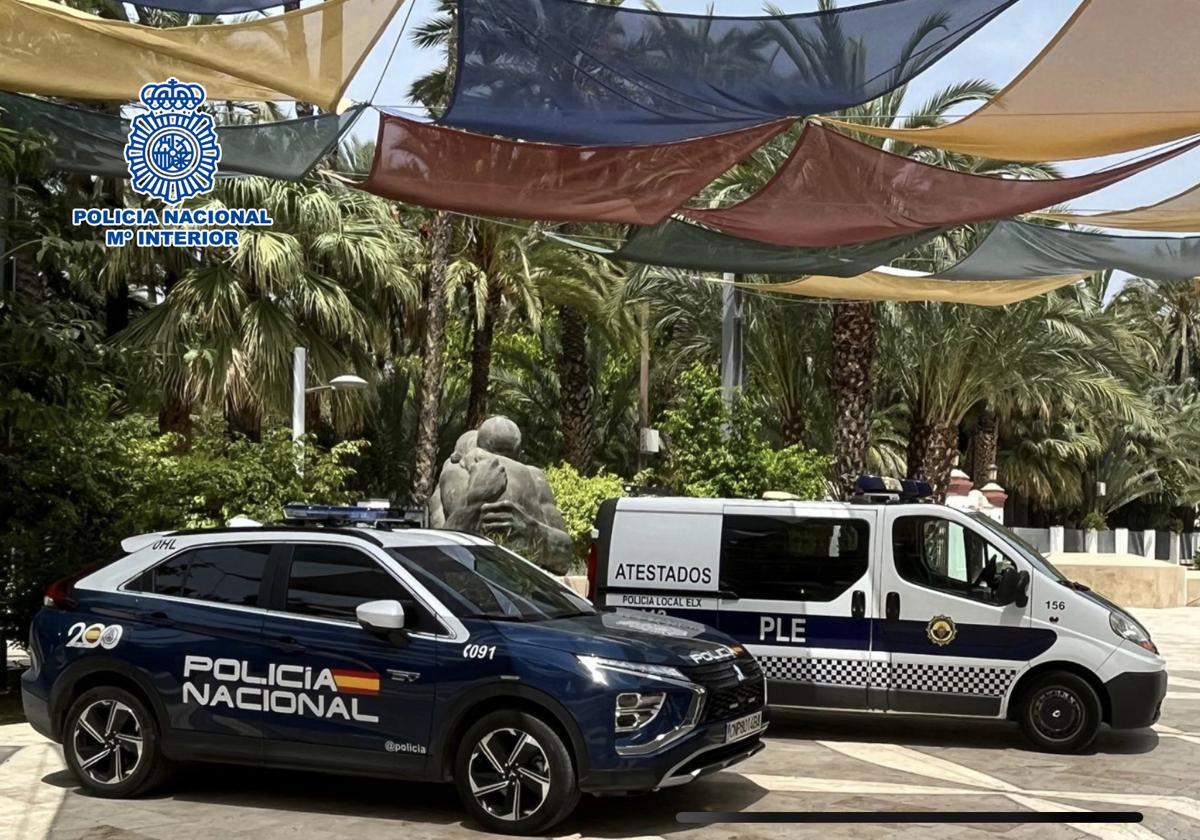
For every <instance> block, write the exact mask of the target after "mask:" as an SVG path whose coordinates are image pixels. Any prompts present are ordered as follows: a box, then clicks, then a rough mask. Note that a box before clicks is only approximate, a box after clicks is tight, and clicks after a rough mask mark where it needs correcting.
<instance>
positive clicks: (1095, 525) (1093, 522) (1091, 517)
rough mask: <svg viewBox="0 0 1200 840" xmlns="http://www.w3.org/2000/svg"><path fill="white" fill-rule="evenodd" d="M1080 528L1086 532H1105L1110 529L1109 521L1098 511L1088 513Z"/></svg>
mask: <svg viewBox="0 0 1200 840" xmlns="http://www.w3.org/2000/svg"><path fill="white" fill-rule="evenodd" d="M1079 527H1080V528H1082V529H1084V530H1085V531H1103V530H1105V529H1106V528H1108V520H1106V519H1105V518H1104V514H1103V513H1101V512H1100V511H1098V510H1093V511H1088V513H1087V514H1085V515H1084V517H1083V519H1082V521H1080V523H1079Z"/></svg>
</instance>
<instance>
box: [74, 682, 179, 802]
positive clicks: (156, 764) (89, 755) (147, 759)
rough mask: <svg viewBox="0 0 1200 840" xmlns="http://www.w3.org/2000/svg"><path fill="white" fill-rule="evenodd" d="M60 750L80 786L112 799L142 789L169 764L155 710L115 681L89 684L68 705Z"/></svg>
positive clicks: (159, 779) (166, 770)
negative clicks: (95, 684)
mask: <svg viewBox="0 0 1200 840" xmlns="http://www.w3.org/2000/svg"><path fill="white" fill-rule="evenodd" d="M63 753H64V755H65V756H66V759H67V766H68V767H70V768H71V772H72V773H74V774H75V778H77V779H78V780H79V784H80V785H82V787H83V789H84V790H86V791H87V792H88V793H90V794H92V795H93V796H102V797H105V798H110V799H123V798H126V797H131V796H137V795H139V794H142V793H145V792H147V791H148V790H150V789H151V788H153V787H155V786H156V785H158V784H160V783H161V782H162V781H163V780H164V779H165V778H166V777H167V775H168V774H169V773H170V769H171V767H170V763H169V762H168V761H167V759H166V758H165V757H164V756H163V754H162V749H161V747H160V741H159V734H158V725H157V723H155V720H154V715H152V714H151V713H150V710H149V709H148V708H146V704H145V703H143V702H142V701H141V700H140V699H138V698H137V697H136V696H134V695H133V694H130V693H129V692H128V691H125V690H124V689H121V688H117V687H116V686H100V687H98V688H92V689H89V690H87V691H85V692H84V693H83V694H81V695H80V696H79V697H78V698H77V699H76V700H75V702H74V703H72V704H71V708H70V710H69V711H68V712H67V720H66V726H65V728H64V729H63Z"/></svg>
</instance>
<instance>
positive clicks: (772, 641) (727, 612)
mask: <svg viewBox="0 0 1200 840" xmlns="http://www.w3.org/2000/svg"><path fill="white" fill-rule="evenodd" d="M877 516H878V512H877V511H876V510H874V509H851V508H846V509H837V508H830V509H822V510H820V511H819V512H816V513H813V512H810V511H808V510H805V509H804V507H803V506H798V505H794V504H790V503H789V504H781V505H778V506H775V505H770V506H767V505H761V504H759V505H736V504H732V505H726V507H725V511H724V517H723V522H722V528H721V560H720V588H721V590H722V601H721V608H720V621H721V625H720V626H721V630H722V631H723V632H725V633H728V634H729V635H731V636H733V637H734V638H735V639H737V640H738V641H740V642H742V643H743V644H745V645H746V646H747V647H748V648H749V649H750V651H751V652H752V653H753V654H754V655H755V656H756V657H758V660H759V662H760V663H761V664H762V667H763V671H764V673H765V674H766V677H767V684H768V687H767V696H768V699H769V702H770V704H771V705H772V706H798V707H812V708H827V709H869V708H872V704H871V699H870V697H869V694H868V686H869V685H870V675H871V670H872V667H873V666H872V661H871V659H872V652H871V627H872V618H873V617H874V608H875V603H876V598H875V595H874V591H873V585H872V584H873V576H872V573H871V559H872V550H873V540H874V539H875V531H876V523H877Z"/></svg>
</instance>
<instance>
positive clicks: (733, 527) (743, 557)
mask: <svg viewBox="0 0 1200 840" xmlns="http://www.w3.org/2000/svg"><path fill="white" fill-rule="evenodd" d="M870 530H871V529H870V526H869V525H868V524H867V523H866V522H865V521H863V520H861V519H817V518H814V519H809V518H803V519H793V518H789V517H776V516H734V515H729V516H726V517H725V518H724V522H723V524H722V528H721V575H720V579H721V589H724V590H728V591H731V592H734V593H736V594H737V596H738V597H739V598H763V599H769V600H782V601H832V600H833V599H835V598H837V597H838V596H839V595H841V594H842V593H843V592H845V591H846V590H847V589H849V588H850V587H851V586H853V585H854V584H855V583H856V582H857V581H858V580H859V579H861V578H862V576H863V575H864V574H866V572H867V566H868V557H869V555H868V546H869V543H870Z"/></svg>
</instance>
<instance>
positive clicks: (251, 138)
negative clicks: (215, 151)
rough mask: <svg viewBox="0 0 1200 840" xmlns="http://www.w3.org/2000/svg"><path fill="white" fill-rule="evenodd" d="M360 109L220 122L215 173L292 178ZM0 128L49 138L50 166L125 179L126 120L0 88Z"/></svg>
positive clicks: (334, 141)
mask: <svg viewBox="0 0 1200 840" xmlns="http://www.w3.org/2000/svg"><path fill="white" fill-rule="evenodd" d="M365 107H366V106H365V105H359V106H355V107H354V108H350V109H348V110H346V111H344V112H343V113H341V114H319V115H317V116H313V117H300V118H298V119H294V120H285V121H283V122H276V123H264V124H255V125H226V126H220V127H219V128H218V129H217V136H218V137H219V138H220V142H221V163H220V167H219V170H218V171H219V172H220V173H221V174H224V175H262V176H264V177H267V178H277V179H279V180H283V181H298V180H300V179H301V178H303V177H304V176H305V175H307V174H308V173H309V171H310V170H311V169H312V168H313V166H315V165H316V163H317V161H319V160H320V159H321V158H323V157H325V156H326V155H327V154H329V153H330V152H331V151H333V149H334V148H335V147H336V146H337V142H338V140H339V139H340V138H341V136H342V135H343V134H344V133H345V132H346V131H347V130H348V129H349V128H350V126H351V125H352V124H353V123H354V121H355V120H356V119H357V118H358V116H359V114H361V113H362V112H363V110H364V108H365ZM0 126H5V127H7V128H11V129H13V130H14V131H17V132H20V133H22V134H25V133H30V134H39V135H44V136H46V137H48V138H50V140H51V142H50V143H49V151H50V154H51V156H52V157H51V160H52V165H53V166H54V167H55V168H56V169H62V170H65V171H68V172H79V173H82V174H85V175H95V176H97V177H100V178H128V177H129V170H128V169H127V168H126V166H125V157H124V150H125V141H126V140H127V139H128V137H129V120H127V119H123V118H122V117H118V116H116V115H114V114H103V113H100V112H98V111H88V110H84V109H82V108H73V107H71V106H69V105H60V104H58V103H55V102H47V101H46V100H43V99H36V98H34V97H31V96H22V95H20V94H16V93H6V92H3V91H0Z"/></svg>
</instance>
